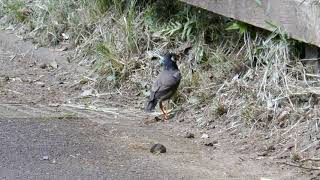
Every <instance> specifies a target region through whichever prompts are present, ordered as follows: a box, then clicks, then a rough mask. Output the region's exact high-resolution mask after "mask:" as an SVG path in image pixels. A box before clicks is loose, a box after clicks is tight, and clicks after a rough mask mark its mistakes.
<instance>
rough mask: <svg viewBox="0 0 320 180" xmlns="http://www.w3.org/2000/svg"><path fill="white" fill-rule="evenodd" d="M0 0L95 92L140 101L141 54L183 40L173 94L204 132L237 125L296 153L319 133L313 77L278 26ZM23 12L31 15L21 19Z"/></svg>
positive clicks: (149, 64)
mask: <svg viewBox="0 0 320 180" xmlns="http://www.w3.org/2000/svg"><path fill="white" fill-rule="evenodd" d="M0 2H1V3H0V9H2V10H4V11H2V12H5V15H6V16H7V17H9V18H8V22H10V23H11V24H14V25H15V26H17V27H18V28H20V29H23V28H24V29H26V30H25V31H24V36H25V37H28V38H32V39H33V40H34V42H35V43H37V44H39V45H40V46H59V45H63V44H71V45H73V47H74V48H75V54H74V59H77V60H79V61H82V60H84V59H90V60H91V61H90V62H92V64H91V66H92V69H93V72H92V74H93V75H92V76H93V77H95V76H94V75H96V74H98V78H97V79H96V81H94V82H95V86H96V87H97V88H98V89H99V90H100V91H108V92H114V91H116V93H118V94H122V95H123V96H126V97H127V98H129V99H130V98H131V99H134V98H135V97H136V96H138V97H137V98H138V99H140V100H144V99H143V98H144V96H146V95H147V94H148V89H150V84H151V83H152V81H153V78H154V76H155V75H156V74H157V73H158V71H159V66H158V61H155V60H154V59H153V58H149V57H148V56H147V55H146V54H147V53H146V52H153V53H154V54H159V52H160V54H164V53H165V52H167V51H173V50H176V49H177V48H178V47H181V46H182V45H183V44H185V43H190V44H191V46H192V49H191V50H189V51H188V53H186V54H185V56H184V57H183V59H182V60H181V62H179V67H180V70H181V72H182V75H183V80H182V82H181V85H180V88H179V91H178V93H177V95H176V97H175V98H174V101H175V104H178V105H180V107H181V106H182V108H181V109H188V110H189V112H194V111H196V112H197V111H199V113H198V114H201V116H202V117H208V118H207V122H204V123H203V122H202V124H205V125H207V126H210V123H213V122H214V123H217V122H223V123H226V122H230V123H229V124H231V125H232V124H237V126H236V127H237V128H239V129H241V128H242V130H243V131H244V132H243V133H242V134H243V136H246V137H248V136H254V135H255V134H254V133H253V132H259V131H260V133H262V132H263V133H262V134H263V135H264V136H268V137H269V136H271V137H273V138H272V140H274V141H277V143H282V144H287V143H289V142H294V143H296V142H297V139H299V140H300V141H301V143H298V144H297V145H296V147H297V149H296V151H299V150H300V151H303V150H304V149H305V148H306V147H308V145H310V141H311V142H312V143H313V142H315V141H316V140H315V139H312V140H310V141H307V140H304V139H306V137H307V136H309V135H314V134H317V133H318V125H317V124H319V119H318V116H317V113H318V108H317V107H318V106H319V100H318V99H319V91H318V89H317V87H318V86H319V78H318V77H317V76H316V75H312V72H309V70H308V69H307V67H306V66H305V65H304V64H303V63H302V61H301V59H300V58H299V53H297V52H298V50H297V47H298V46H300V44H299V43H297V42H295V41H293V40H290V39H289V38H288V36H287V35H286V34H285V32H283V31H282V30H281V29H276V30H275V31H274V32H271V33H270V32H265V31H262V30H258V29H255V28H254V27H251V26H249V25H247V24H244V23H241V22H237V21H234V20H232V19H228V18H224V17H221V16H217V15H215V14H212V13H210V12H207V11H205V10H202V9H198V8H194V7H191V6H189V5H186V4H183V3H180V2H178V1H169V0H164V1H153V0H149V1H140V0H134V1H126V0H97V1H89V0H80V1H77V0H68V1H67V0H60V1H56V0H39V1H32V2H31V3H26V2H25V1H13V0H5V1H4V0H2V1H0ZM23 8H27V9H28V10H29V11H30V13H29V14H24V15H23V16H21V14H19V12H20V10H21V9H23ZM66 37H68V38H66ZM131 99H130V100H129V101H131ZM132 102H136V99H134V100H132ZM138 102H140V101H138ZM142 104H143V103H142V102H141V103H140V106H141V105H142ZM199 109H201V111H200V110H199ZM186 114H188V112H186ZM202 119H205V118H202ZM216 120H219V121H216ZM194 123H195V124H196V123H197V122H194ZM228 128H230V127H227V126H226V127H225V129H228ZM261 131H262V132H261ZM306 131H308V133H303V132H306ZM294 133H300V134H302V135H301V136H300V137H296V136H294ZM288 134H290V135H288ZM279 139H280V140H279ZM308 143H309V144H308Z"/></svg>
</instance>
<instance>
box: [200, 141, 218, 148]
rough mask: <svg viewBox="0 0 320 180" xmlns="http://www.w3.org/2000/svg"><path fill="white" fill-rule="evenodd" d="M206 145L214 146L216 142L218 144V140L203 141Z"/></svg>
mask: <svg viewBox="0 0 320 180" xmlns="http://www.w3.org/2000/svg"><path fill="white" fill-rule="evenodd" d="M203 144H204V145H205V146H210V147H212V146H213V145H215V144H218V141H216V140H214V141H208V142H204V143H203Z"/></svg>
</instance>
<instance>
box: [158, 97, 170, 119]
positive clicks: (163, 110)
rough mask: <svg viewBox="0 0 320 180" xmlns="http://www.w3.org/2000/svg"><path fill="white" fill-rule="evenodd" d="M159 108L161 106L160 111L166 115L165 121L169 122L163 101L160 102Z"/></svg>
mask: <svg viewBox="0 0 320 180" xmlns="http://www.w3.org/2000/svg"><path fill="white" fill-rule="evenodd" d="M159 106H160V109H161V111H162V113H163V115H164V119H165V120H168V113H167V112H166V111H165V109H164V107H163V104H162V101H160V102H159Z"/></svg>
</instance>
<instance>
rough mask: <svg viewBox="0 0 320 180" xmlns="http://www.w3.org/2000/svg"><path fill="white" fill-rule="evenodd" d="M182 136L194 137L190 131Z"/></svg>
mask: <svg viewBox="0 0 320 180" xmlns="http://www.w3.org/2000/svg"><path fill="white" fill-rule="evenodd" d="M184 137H185V138H189V139H192V138H194V134H193V133H190V132H187V133H186V135H185V136H184Z"/></svg>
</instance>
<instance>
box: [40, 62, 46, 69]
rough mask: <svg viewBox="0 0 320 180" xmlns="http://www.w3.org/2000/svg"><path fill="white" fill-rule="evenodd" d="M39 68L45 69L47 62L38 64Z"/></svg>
mask: <svg viewBox="0 0 320 180" xmlns="http://www.w3.org/2000/svg"><path fill="white" fill-rule="evenodd" d="M39 67H40V68H41V69H46V68H47V67H48V66H47V64H45V63H42V64H40V66H39Z"/></svg>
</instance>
